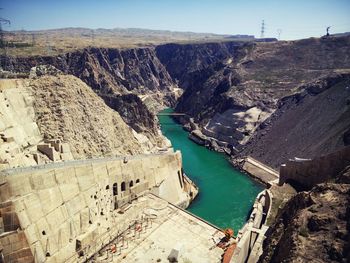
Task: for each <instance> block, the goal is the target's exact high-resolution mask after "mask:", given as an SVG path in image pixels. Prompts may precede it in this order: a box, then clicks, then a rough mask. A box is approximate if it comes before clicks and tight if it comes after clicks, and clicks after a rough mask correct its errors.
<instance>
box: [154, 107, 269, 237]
mask: <svg viewBox="0 0 350 263" xmlns="http://www.w3.org/2000/svg"><path fill="white" fill-rule="evenodd" d="M168 112H172V109H166V110H164V111H162V113H168ZM158 118H159V121H160V124H161V130H162V132H163V134H164V135H165V136H166V137H167V138H168V139H169V140H170V141H171V143H172V145H173V147H174V149H175V150H180V151H181V153H182V159H183V167H184V171H185V173H186V174H187V176H189V177H190V179H191V180H193V181H194V183H195V184H196V185H197V186H198V187H199V195H198V196H197V197H196V199H195V200H194V201H193V202H192V204H191V205H190V207H189V208H188V210H189V211H190V212H192V213H193V214H195V215H197V216H199V217H201V218H203V219H205V220H207V221H208V222H210V223H212V224H214V225H216V226H218V227H221V228H227V227H230V228H233V229H234V230H235V234H236V233H237V231H238V230H239V229H240V228H241V227H242V226H243V225H244V223H245V221H246V218H247V215H248V214H249V212H250V210H251V208H252V205H253V203H254V200H255V198H256V195H257V194H258V193H259V192H260V191H262V190H263V189H264V188H263V186H262V185H260V184H258V183H257V182H255V181H254V180H252V179H251V178H249V177H248V176H247V175H245V174H243V173H241V172H240V171H238V170H236V169H234V168H233V167H232V165H231V164H230V163H229V162H228V160H227V159H226V155H224V154H221V153H217V152H214V151H210V150H208V149H207V148H205V147H203V146H199V145H197V144H196V143H194V142H192V141H191V140H190V139H188V133H187V132H186V131H184V130H183V129H182V127H181V125H179V124H178V123H176V122H175V121H174V120H173V119H172V117H171V116H168V115H160V116H158Z"/></svg>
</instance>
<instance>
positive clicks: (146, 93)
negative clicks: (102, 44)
mask: <svg viewBox="0 0 350 263" xmlns="http://www.w3.org/2000/svg"><path fill="white" fill-rule="evenodd" d="M43 64H44V65H46V64H48V65H53V66H55V67H56V68H58V69H60V70H61V71H63V72H64V73H68V74H72V75H74V76H76V77H78V78H80V79H81V80H82V81H84V82H85V83H86V84H88V86H89V87H91V88H92V89H93V90H94V91H95V92H96V93H97V94H98V95H100V96H101V97H103V98H106V97H115V98H118V99H117V101H118V102H115V101H116V99H114V102H113V103H112V102H111V101H110V99H109V100H108V101H109V102H110V103H109V104H108V105H109V106H111V107H112V108H113V109H114V110H115V111H117V112H118V113H119V114H120V115H121V116H122V118H123V119H124V121H125V122H126V123H128V124H130V125H131V126H132V127H133V128H136V129H137V130H139V131H140V133H141V134H143V135H145V136H147V137H148V139H150V140H152V141H158V142H160V141H162V140H163V139H162V138H161V137H160V136H159V135H158V133H157V132H156V127H157V125H158V121H157V119H156V118H155V117H154V112H156V111H158V110H159V109H161V108H162V107H164V106H171V105H174V104H175V101H176V98H177V96H178V95H177V92H176V90H177V89H178V88H176V85H175V84H174V82H173V81H172V79H171V77H170V76H169V74H168V72H167V71H166V69H165V67H164V66H163V65H162V63H161V62H160V61H159V59H158V58H157V56H156V52H155V50H154V48H134V49H112V48H109V49H108V48H87V49H83V50H77V51H74V52H72V53H67V54H64V55H58V56H52V57H40V56H37V57H19V58H16V59H13V58H12V59H8V61H7V63H5V65H6V66H7V69H10V70H14V71H17V72H29V70H30V68H31V67H34V66H37V65H43ZM136 95H137V96H139V97H140V98H142V99H138V98H136ZM151 111H152V112H151ZM156 137H157V138H156Z"/></svg>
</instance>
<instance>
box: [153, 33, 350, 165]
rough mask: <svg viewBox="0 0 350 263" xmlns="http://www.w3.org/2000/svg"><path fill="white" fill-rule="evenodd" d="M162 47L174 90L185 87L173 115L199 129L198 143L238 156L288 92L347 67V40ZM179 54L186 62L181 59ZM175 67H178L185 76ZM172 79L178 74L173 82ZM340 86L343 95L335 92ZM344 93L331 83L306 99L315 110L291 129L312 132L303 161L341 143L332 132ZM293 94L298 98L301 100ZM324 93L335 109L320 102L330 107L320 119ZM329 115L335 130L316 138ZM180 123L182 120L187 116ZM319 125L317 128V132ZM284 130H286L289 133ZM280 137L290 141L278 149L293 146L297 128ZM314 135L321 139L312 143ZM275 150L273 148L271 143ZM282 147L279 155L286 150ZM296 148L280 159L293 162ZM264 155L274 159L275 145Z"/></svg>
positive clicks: (349, 46) (343, 108) (349, 45)
mask: <svg viewBox="0 0 350 263" xmlns="http://www.w3.org/2000/svg"><path fill="white" fill-rule="evenodd" d="M168 46H169V45H168ZM186 47H187V48H186ZM170 48H171V50H172V51H171V52H172V53H175V54H179V56H176V57H173V58H172V59H170V61H168V60H167V57H168V56H169V54H168V53H166V52H165V51H164V49H165V47H158V48H157V54H158V56H159V57H160V59H161V61H162V62H163V63H164V64H165V65H166V68H167V70H168V71H169V73H170V75H171V76H172V77H173V78H174V79H178V81H179V85H180V86H181V87H183V88H184V89H185V92H184V93H183V95H182V97H181V98H180V99H179V101H178V104H177V107H176V111H179V112H184V113H187V114H188V116H189V117H192V118H193V119H194V122H195V123H197V124H199V129H200V130H201V132H202V134H203V136H201V137H202V139H203V138H204V139H205V138H208V140H210V138H215V139H217V141H218V142H219V143H220V144H221V145H225V144H226V145H227V146H229V145H231V146H234V147H235V148H236V149H237V150H238V151H241V150H242V148H243V147H242V146H244V145H245V144H246V143H247V142H248V141H249V140H250V139H251V138H252V136H253V135H254V134H255V131H256V129H257V128H258V127H259V126H260V124H261V123H263V122H264V121H265V120H267V119H268V118H269V117H270V116H271V114H272V113H273V112H274V111H275V110H276V109H277V108H278V107H279V105H281V103H282V102H281V101H283V98H285V97H290V96H291V95H293V94H296V93H301V94H302V93H303V90H304V89H306V88H307V86H308V85H306V84H307V83H314V82H317V81H318V80H320V79H321V80H322V79H324V78H328V77H330V78H332V77H331V76H332V75H333V74H334V72H339V71H341V72H347V71H349V69H350V56H349V54H350V37H341V38H335V37H330V38H321V39H314V38H311V39H305V40H300V41H288V42H270V43H249V42H248V43H236V44H232V43H222V44H220V45H212V46H210V45H197V46H195V47H194V46H186V45H185V46H183V45H170ZM186 50H187V52H186ZM186 56H187V57H188V60H190V61H192V63H187V64H186V63H185V62H184V57H186ZM167 61H168V62H167ZM182 65H183V67H182ZM183 68H185V71H186V73H185V74H184V73H183ZM179 76H182V77H181V78H179ZM344 77H345V76H344ZM344 81H346V80H345V79H344ZM310 85H312V84H310ZM315 85H316V84H315ZM344 85H345V84H344ZM341 89H342V91H341V92H342V94H343V97H341V96H340V95H339V96H338V95H336V93H337V92H338V91H340V90H341ZM346 92H347V91H346V90H345V86H343V87H342V88H340V87H339V86H338V88H337V87H335V88H334V89H330V90H329V91H328V92H326V93H324V94H323V95H322V96H314V98H317V100H318V99H320V101H319V102H316V101H315V102H313V103H315V107H316V109H318V110H319V112H317V111H318V110H313V111H312V112H308V117H305V122H304V123H300V125H304V126H302V127H301V126H299V129H300V130H307V129H308V127H309V126H310V125H311V126H312V127H314V129H312V131H310V132H309V133H308V134H309V135H310V134H312V136H308V135H305V136H304V137H303V139H307V141H303V143H305V145H307V146H310V145H314V147H313V148H312V147H311V148H309V151H307V152H305V154H304V156H306V157H307V156H309V154H310V155H311V156H313V155H314V154H324V153H327V152H328V151H332V150H334V148H336V147H338V146H340V145H341V143H342V142H341V141H340V140H339V138H340V137H341V136H342V134H340V133H343V132H345V130H346V127H347V125H346V121H347V119H344V118H345V116H346V114H344V115H342V114H343V113H344V111H346V109H347V108H346V107H347V106H346V105H345V104H346V103H345V102H346V100H347V99H346V98H347V95H346V94H347V93H346ZM306 93H307V91H306ZM331 93H332V94H331ZM297 96H301V97H303V95H297ZM328 96H330V98H329V101H330V102H333V101H334V100H337V102H338V103H341V105H342V106H339V105H338V106H336V104H337V102H334V105H333V104H330V105H328V106H329V107H330V108H329V110H335V108H336V111H335V112H333V113H329V112H328V114H327V115H323V116H324V118H323V119H322V117H321V115H320V114H322V113H321V111H322V110H326V109H322V110H321V109H320V105H322V104H324V103H325V101H327V97H328ZM344 96H345V98H344ZM289 99H290V98H289ZM284 100H285V101H286V100H288V99H287V98H286V99H284ZM306 100H308V99H306ZM309 103H311V102H309ZM344 103H345V104H344ZM316 104H317V105H318V106H317V105H316ZM332 105H333V106H332ZM309 106H311V104H310V105H309ZM328 106H327V107H328ZM307 107H308V105H307V104H305V105H304V111H305V108H307ZM282 111H283V110H282ZM299 114H300V113H299ZM295 116H296V115H295ZM342 116H343V117H342ZM332 118H335V119H339V121H340V122H342V124H340V126H341V127H334V132H333V133H332V135H331V134H329V135H327V136H325V137H324V136H323V135H324V134H320V133H321V132H323V133H324V132H325V130H324V129H326V130H327V128H328V127H330V126H329V125H332V120H331V119H332ZM287 119H288V117H286V118H285V119H284V120H285V121H288V120H287ZM306 119H307V120H306ZM181 121H183V122H188V121H189V118H187V119H182V120H181ZM263 125H265V124H263ZM263 125H262V126H260V127H263ZM344 125H345V126H346V127H344ZM192 126H193V125H192ZM286 127H287V124H286ZM288 127H290V126H288ZM320 128H324V129H323V130H320ZM272 129H273V128H272V127H271V128H267V129H265V130H264V132H263V133H271V130H272ZM280 132H281V131H280V130H276V131H275V133H274V134H273V133H271V135H270V138H271V139H270V140H269V142H268V143H267V142H265V141H264V140H262V141H261V144H263V145H264V147H265V148H264V149H262V150H261V152H257V153H256V154H255V157H257V158H258V159H259V156H260V155H261V154H262V152H263V151H264V150H265V149H266V148H268V147H269V145H270V143H271V141H274V140H277V141H278V140H280V141H282V140H283V139H282V137H281V136H280V134H281V133H280ZM284 132H287V133H288V132H289V130H288V131H287V130H284ZM287 133H286V136H287ZM277 134H278V136H277ZM276 136H277V137H276ZM288 136H292V137H293V138H294V141H290V143H285V145H283V146H286V145H287V144H288V147H293V145H294V142H295V141H296V140H298V138H297V137H296V136H297V131H295V133H293V134H292V135H288ZM320 138H322V142H319V140H320ZM284 139H285V138H284ZM275 145H276V146H275V147H278V145H279V144H278V142H276V143H275ZM288 147H287V148H286V149H285V152H289V150H288V149H289V148H288ZM252 149H253V148H249V150H247V153H248V151H249V153H253V152H254V151H253V150H252ZM303 149H304V148H299V147H298V146H295V151H291V152H290V154H287V155H284V156H283V158H289V157H294V154H295V153H296V152H300V151H302V150H303ZM272 151H274V153H275V155H278V154H280V152H279V151H276V149H275V148H274V149H273V150H271V152H272ZM267 155H268V154H267ZM275 155H273V154H272V155H271V158H270V157H269V159H270V160H271V159H273V158H274V157H275ZM267 159H268V158H265V159H262V161H267V162H268V163H269V164H271V165H274V166H278V164H279V162H280V161H281V159H278V160H277V162H275V163H273V162H271V161H269V160H267Z"/></svg>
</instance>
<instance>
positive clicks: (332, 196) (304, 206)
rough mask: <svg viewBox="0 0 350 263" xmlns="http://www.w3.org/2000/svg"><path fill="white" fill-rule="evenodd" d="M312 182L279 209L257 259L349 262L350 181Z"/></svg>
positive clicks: (340, 178) (346, 172)
mask: <svg viewBox="0 0 350 263" xmlns="http://www.w3.org/2000/svg"><path fill="white" fill-rule="evenodd" d="M349 169H350V167H348V168H347V170H345V171H343V172H342V173H341V174H340V176H339V177H338V179H337V180H338V183H325V184H320V185H317V186H315V187H314V188H313V189H312V190H311V191H309V192H300V193H298V194H297V195H296V196H294V197H293V198H292V199H291V200H289V201H288V203H287V204H286V206H285V207H284V208H283V209H282V211H280V213H279V215H278V217H277V219H276V223H274V224H273V225H272V226H271V228H270V229H269V230H268V233H267V239H266V240H265V241H264V244H263V255H262V256H261V257H260V260H259V262H260V263H262V262H316V261H317V262H349V259H350V253H349V252H350V250H349V248H350V242H349V239H350V232H349V231H350V228H349V218H350V209H349V207H350V206H349V205H350V185H349V183H348V181H347V180H344V179H342V178H344V175H345V174H348V173H349Z"/></svg>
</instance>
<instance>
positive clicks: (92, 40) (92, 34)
mask: <svg viewBox="0 0 350 263" xmlns="http://www.w3.org/2000/svg"><path fill="white" fill-rule="evenodd" d="M94 43H95V31H94V30H93V29H92V30H91V46H92V47H93V46H94Z"/></svg>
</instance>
